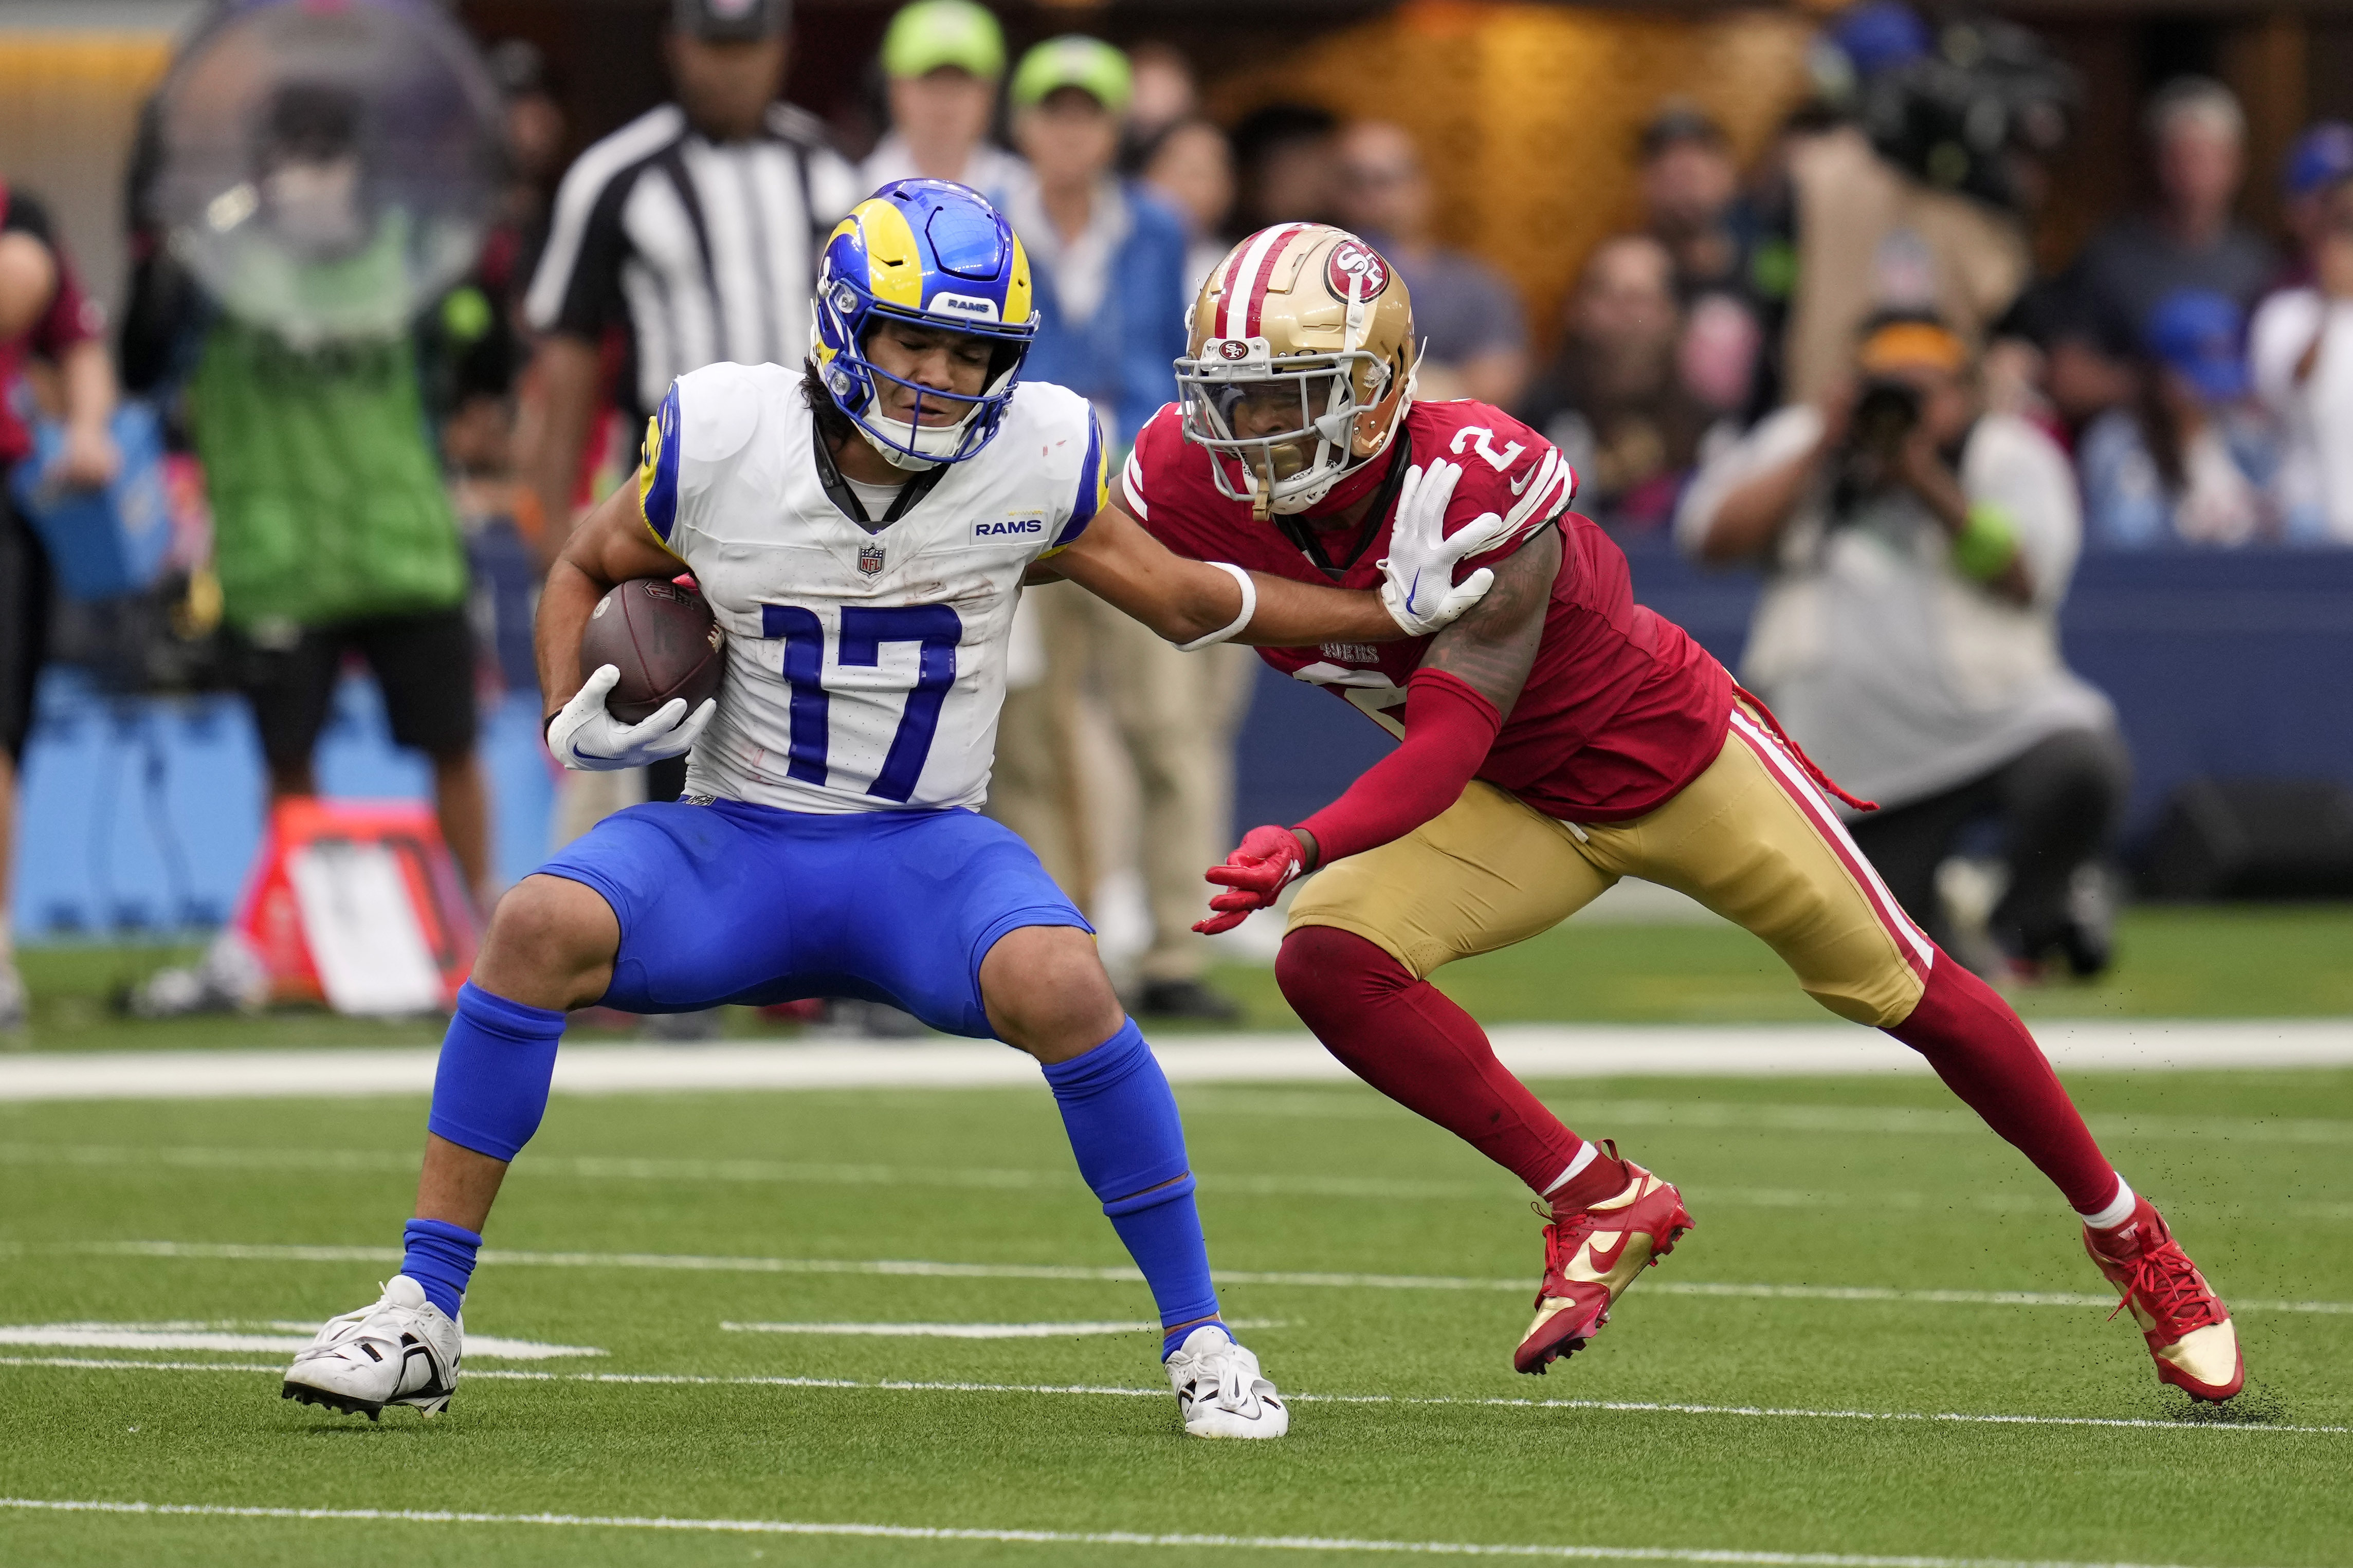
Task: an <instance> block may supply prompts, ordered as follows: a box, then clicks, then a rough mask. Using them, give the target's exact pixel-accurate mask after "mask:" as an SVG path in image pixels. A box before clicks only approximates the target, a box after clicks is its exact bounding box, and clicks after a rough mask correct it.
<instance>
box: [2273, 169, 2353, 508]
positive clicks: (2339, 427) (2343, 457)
mask: <svg viewBox="0 0 2353 1568" xmlns="http://www.w3.org/2000/svg"><path fill="white" fill-rule="evenodd" d="M2319 212H2320V217H2319V221H2318V224H2317V226H2316V229H2317V232H2316V234H2315V235H2314V237H2313V238H2312V241H2311V245H2310V257H2311V266H2312V280H2311V281H2310V282H2309V283H2306V284H2305V285H2303V286H2302V287H2300V288H2295V289H2281V290H2280V291H2279V292H2278V293H2276V294H2274V295H2273V296H2272V297H2271V298H2270V299H2268V300H2264V301H2263V307H2262V309H2260V310H2257V311H2256V312H2255V319H2254V326H2253V331H2251V333H2250V334H2249V338H2250V346H2249V351H2248V356H2249V359H2250V361H2251V362H2252V368H2253V373H2254V381H2255V388H2256V390H2257V392H2258V393H2260V394H2261V395H2262V396H2263V402H2264V403H2265V404H2266V405H2268V406H2269V407H2270V408H2271V409H2272V411H2273V413H2274V415H2276V416H2277V417H2278V419H2279V421H2280V424H2281V426H2282V429H2283V432H2284V437H2283V450H2282V454H2281V460H2280V469H2279V478H2278V482H2277V486H2276V495H2277V498H2278V503H2279V508H2280V513H2281V521H2282V526H2283V528H2284V531H2285V532H2286V535H2287V537H2288V538H2289V539H2291V540H2295V541H2299V542H2327V543H2334V544H2353V179H2345V180H2339V181H2337V183H2336V184H2333V185H2331V186H2329V187H2328V189H2327V192H2326V194H2325V195H2324V197H2323V199H2322V200H2321V202H2320V203H2319Z"/></svg>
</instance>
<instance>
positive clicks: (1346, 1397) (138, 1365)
mask: <svg viewBox="0 0 2353 1568" xmlns="http://www.w3.org/2000/svg"><path fill="white" fill-rule="evenodd" d="M11 1366H13V1367H28V1368H30V1367H54V1368H61V1369H64V1370H67V1371H77V1372H229V1373H269V1374H271V1375H273V1376H283V1375H284V1374H285V1371H286V1369H285V1368H284V1367H283V1366H248V1365H238V1364H232V1363H210V1362H163V1361H131V1360H128V1359H121V1360H107V1359H101V1358H96V1357H88V1356H80V1357H77V1356H0V1367H11ZM463 1376H464V1377H465V1378H468V1379H478V1380H485V1381H493V1382H503V1383H614V1384H648V1385H651V1386H657V1387H659V1386H682V1387H690V1388H809V1389H843V1390H849V1391H859V1390H864V1391H868V1392H871V1393H880V1394H1056V1395H1070V1396H1080V1397H1085V1398H1091V1399H1093V1398H1103V1399H1166V1398H1167V1397H1168V1396H1169V1395H1168V1391H1167V1390H1166V1389H1165V1388H1123V1387H1120V1386H1117V1385H1116V1384H1082V1383H1071V1384H1062V1383H962V1382H945V1381H930V1382H919V1381H915V1380H913V1379H907V1378H854V1377H782V1376H759V1375H748V1374H747V1375H740V1376H732V1377H731V1376H719V1375H714V1374H710V1373H671V1372H510V1371H495V1370H493V1371H481V1372H477V1371H472V1370H469V1371H467V1372H466V1373H464V1374H463ZM1284 1397H1285V1398H1286V1399H1288V1400H1289V1401H1290V1402H1291V1403H1292V1404H1293V1405H1465V1406H1472V1407H1476V1408H1481V1409H1498V1410H1599V1411H1608V1412H1611V1413H1613V1414H1618V1415H1730V1416H1737V1417H1742V1418H1746V1419H1752V1420H1777V1421H1892V1422H1897V1423H1912V1422H1927V1423H1931V1424H1934V1425H1939V1426H2116V1427H2126V1428H2131V1429H2134V1430H2150V1431H2158V1432H2274V1433H2288V1434H2301V1435H2303V1436H2338V1437H2341V1436H2353V1426H2290V1425H2285V1424H2280V1425H2272V1424H2264V1423H2255V1422H2232V1421H2159V1420H2156V1419H2153V1418H2150V1417H2147V1416H2123V1415H2004V1414H2000V1413H1998V1412H1983V1411H1959V1410H1945V1411H1927V1410H1808V1409H1801V1408H1796V1407H1791V1406H1781V1405H1691V1404H1682V1403H1675V1402H1670V1401H1666V1400H1649V1399H1502V1398H1491V1397H1481V1398H1465V1397H1459V1396H1456V1395H1452V1394H1296V1393H1294V1394H1285V1395H1284Z"/></svg>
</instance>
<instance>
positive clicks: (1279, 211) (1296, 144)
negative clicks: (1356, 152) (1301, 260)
mask: <svg viewBox="0 0 2353 1568" xmlns="http://www.w3.org/2000/svg"><path fill="white" fill-rule="evenodd" d="M1339 132H1340V122H1339V121H1337V120H1336V119H1335V118H1333V116H1332V114H1331V113H1330V111H1329V110H1322V109H1317V108H1315V107H1314V106H1313V105H1311V104H1304V103H1270V104H1268V105H1267V106H1266V107H1265V108H1263V109H1257V110H1251V111H1250V113H1249V114H1246V115H1244V116H1243V117H1242V120H1241V123H1240V124H1239V125H1236V126H1235V127H1234V179H1235V184H1236V186H1237V188H1238V189H1239V191H1240V195H1239V196H1238V197H1237V199H1236V202H1235V207H1234V215H1235V216H1234V228H1235V232H1236V233H1237V234H1255V233H1257V232H1258V231H1259V230H1260V229H1262V228H1264V227H1266V226H1268V225H1269V224H1275V223H1291V222H1293V221H1297V222H1302V223H1337V222H1338V221H1339V207H1340V158H1339V145H1338V143H1339Z"/></svg>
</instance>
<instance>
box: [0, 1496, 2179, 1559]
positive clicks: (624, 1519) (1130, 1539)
mask: <svg viewBox="0 0 2353 1568" xmlns="http://www.w3.org/2000/svg"><path fill="white" fill-rule="evenodd" d="M0 1509H17V1510H27V1511H32V1510H39V1511H45V1512H52V1513H100V1514H144V1515H150V1516H162V1517H178V1518H198V1519H279V1520H299V1521H328V1520H349V1521H360V1522H366V1523H378V1522H394V1523H403V1524H490V1525H500V1524H508V1525H512V1524H528V1525H539V1526H542V1527H549V1526H553V1527H557V1528H570V1529H586V1530H660V1531H692V1532H698V1533H711V1534H724V1535H798V1536H849V1537H859V1538H863V1539H867V1540H880V1541H953V1542H998V1543H1003V1544H1007V1545H1018V1546H1029V1545H1039V1546H1153V1547H1174V1548H1176V1549H1178V1550H1183V1551H1202V1550H1206V1549H1214V1550H1221V1551H1247V1552H1389V1553H1409V1554H1412V1555H1416V1556H1424V1557H1525V1558H1539V1559H1541V1558H1552V1559H1555V1560H1577V1561H1586V1562H1592V1561H1600V1562H1612V1563H1618V1562H1638V1563H1741V1564H1756V1565H1757V1568H2155V1565H2151V1564H2142V1563H2057V1562H2042V1563H2023V1562H2018V1561H2014V1560H2010V1559H2006V1558H1998V1557H1891V1556H1876V1555H1867V1554H1862V1553H1852V1552H1746V1551H1738V1550H1735V1549H1732V1548H1728V1547H1683V1546H1556V1545H1550V1544H1545V1543H1529V1544H1518V1543H1513V1544H1503V1543H1489V1542H1470V1541H1377V1540H1368V1539H1366V1538H1364V1537H1360V1536H1345V1535H1339V1536H1319V1535H1198V1534H1166V1535H1154V1534H1147V1533H1144V1532H1141V1531H1066V1530H986V1529H976V1528H972V1527H965V1526H943V1525H914V1524H858V1523H849V1522H835V1523H818V1522H810V1521H799V1520H781V1519H671V1518H668V1517H638V1516H631V1515H627V1514H575V1513H459V1512H454V1511H450V1512H442V1511H434V1512H427V1511H424V1510H415V1509H374V1508H265V1507H254V1506H238V1505H235V1504H229V1503H152V1502H118V1501H111V1500H79V1499H64V1498H0Z"/></svg>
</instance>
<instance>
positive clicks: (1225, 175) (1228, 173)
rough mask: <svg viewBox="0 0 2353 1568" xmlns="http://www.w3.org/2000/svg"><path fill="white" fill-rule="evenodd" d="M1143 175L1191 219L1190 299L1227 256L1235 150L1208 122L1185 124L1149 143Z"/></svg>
mask: <svg viewBox="0 0 2353 1568" xmlns="http://www.w3.org/2000/svg"><path fill="white" fill-rule="evenodd" d="M1137 172H1138V173H1139V174H1141V175H1142V176H1143V179H1144V183H1145V184H1147V185H1149V186H1151V187H1152V190H1153V192H1154V194H1155V195H1158V196H1159V197H1160V198H1161V199H1162V200H1163V201H1166V203H1167V204H1168V205H1170V206H1171V207H1173V208H1175V209H1176V215H1177V216H1179V217H1181V218H1183V219H1184V220H1185V292H1186V295H1187V297H1188V298H1189V297H1191V296H1192V295H1195V294H1198V293H1199V292H1200V289H1201V285H1202V284H1203V283H1204V282H1205V281H1207V280H1208V276H1209V274H1210V273H1211V272H1212V271H1214V270H1216V268H1217V265H1218V263H1219V261H1221V260H1223V259H1224V258H1225V254H1226V251H1227V249H1228V248H1229V240H1230V238H1231V237H1229V235H1228V234H1227V232H1226V220H1227V219H1228V218H1229V217H1230V216H1233V210H1234V152H1233V147H1232V144H1231V143H1229V142H1227V140H1226V133H1225V132H1222V131H1220V130H1219V129H1218V128H1217V126H1215V125H1213V124H1211V123H1210V122H1209V121H1206V120H1180V121H1176V123H1175V124H1173V125H1170V126H1167V127H1166V128H1164V129H1163V130H1162V131H1161V132H1160V133H1159V134H1158V135H1157V136H1155V137H1154V138H1153V139H1152V140H1151V141H1150V142H1146V143H1145V146H1144V148H1143V150H1142V153H1141V154H1140V155H1139V160H1138V164H1137Z"/></svg>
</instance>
